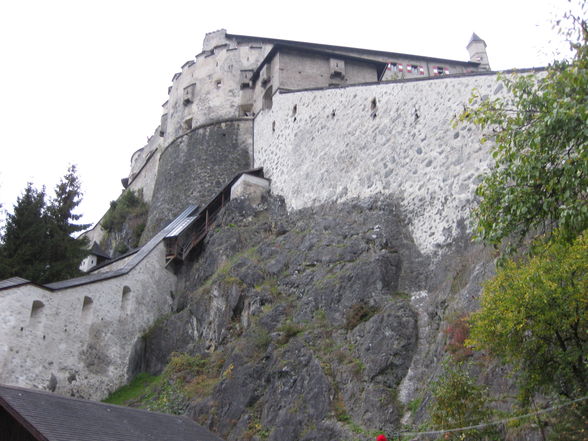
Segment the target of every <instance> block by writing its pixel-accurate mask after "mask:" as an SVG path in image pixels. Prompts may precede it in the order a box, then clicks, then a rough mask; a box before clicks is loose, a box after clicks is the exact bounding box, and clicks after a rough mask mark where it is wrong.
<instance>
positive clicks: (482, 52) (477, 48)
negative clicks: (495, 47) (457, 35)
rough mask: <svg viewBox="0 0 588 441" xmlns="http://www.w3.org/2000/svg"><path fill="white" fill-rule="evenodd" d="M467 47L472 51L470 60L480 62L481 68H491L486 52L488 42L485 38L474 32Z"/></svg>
mask: <svg viewBox="0 0 588 441" xmlns="http://www.w3.org/2000/svg"><path fill="white" fill-rule="evenodd" d="M466 47H467V50H468V52H469V53H470V61H473V62H475V63H480V70H490V63H489V62H488V54H486V42H485V41H484V40H482V39H481V38H480V37H478V36H477V35H476V33H475V32H474V33H473V34H472V38H470V42H469V43H468V45H467V46H466Z"/></svg>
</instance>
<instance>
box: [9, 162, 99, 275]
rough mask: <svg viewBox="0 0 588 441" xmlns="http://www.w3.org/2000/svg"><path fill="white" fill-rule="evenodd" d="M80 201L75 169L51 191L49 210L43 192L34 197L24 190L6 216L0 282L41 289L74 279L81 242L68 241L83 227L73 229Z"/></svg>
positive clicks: (84, 248)
mask: <svg viewBox="0 0 588 441" xmlns="http://www.w3.org/2000/svg"><path fill="white" fill-rule="evenodd" d="M80 201H81V192H80V183H79V180H78V178H77V176H76V169H75V166H72V167H70V168H69V169H68V171H67V173H66V174H65V176H64V177H63V178H62V180H61V181H60V183H59V184H58V185H57V186H56V188H55V197H54V199H52V200H51V201H50V203H49V204H47V202H46V193H45V189H44V188H43V189H42V190H40V191H39V190H36V189H35V188H34V187H33V184H31V183H29V184H27V187H26V188H25V190H24V192H23V195H22V196H21V197H19V198H18V199H17V202H16V204H15V205H14V212H13V213H12V214H11V213H9V214H8V215H7V220H6V226H5V228H4V233H3V235H2V237H1V238H0V279H5V278H8V277H13V276H19V277H23V278H25V279H28V280H31V281H33V282H36V283H41V284H42V283H49V282H55V281H58V280H63V279H67V278H71V277H75V276H77V275H79V274H80V271H79V269H78V267H79V265H80V262H81V260H82V259H83V258H84V257H85V256H86V255H87V242H86V241H85V240H78V239H75V238H73V237H72V235H73V234H75V233H77V232H79V231H82V230H83V229H85V228H87V227H88V226H87V225H83V224H76V223H75V221H76V220H78V219H79V218H80V215H78V214H75V213H74V210H75V208H76V207H77V206H78V205H79V203H80Z"/></svg>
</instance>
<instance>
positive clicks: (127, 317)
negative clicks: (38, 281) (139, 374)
mask: <svg viewBox="0 0 588 441" xmlns="http://www.w3.org/2000/svg"><path fill="white" fill-rule="evenodd" d="M164 261H165V260H164V248H163V244H159V245H158V246H157V247H156V248H155V249H154V250H153V251H152V252H151V253H150V254H149V255H148V256H147V257H146V258H145V259H144V260H143V261H142V262H141V263H139V264H138V265H137V266H136V267H135V268H134V269H133V270H132V271H131V272H130V273H128V274H127V275H124V276H121V277H117V278H112V279H109V280H104V281H101V282H96V283H92V284H87V285H82V286H78V287H73V288H69V289H64V290H60V291H55V292H51V291H46V290H44V289H41V288H38V287H35V286H33V285H26V286H21V287H17V288H14V289H10V290H4V291H0V342H1V344H0V383H4V384H11V385H16V386H24V387H34V388H40V389H47V388H49V385H50V383H51V377H52V376H54V377H55V380H56V392H58V393H60V394H63V395H73V396H76V397H83V398H90V399H102V398H104V397H106V396H107V395H108V394H109V393H110V392H112V391H114V390H115V389H117V388H118V387H120V386H122V385H123V384H125V383H126V381H127V369H128V365H129V356H130V354H131V350H132V347H133V344H134V343H135V341H136V340H137V339H138V338H139V337H140V336H141V335H142V334H143V333H144V332H145V331H146V330H147V329H148V328H149V326H150V325H152V324H153V323H154V322H155V320H156V319H157V318H158V317H159V316H161V315H162V314H164V313H166V312H168V311H169V310H170V307H171V296H170V291H171V290H172V289H174V286H175V276H173V275H172V274H171V273H169V272H168V271H166V270H165V269H163V263H164ZM125 286H128V287H129V288H130V290H131V291H130V297H129V300H128V303H126V304H125V305H123V302H122V293H123V288H124V287H125ZM84 296H88V297H91V298H92V300H93V303H92V305H91V311H89V312H87V313H86V314H84V313H83V312H82V305H83V302H84ZM35 300H40V301H42V302H43V303H44V304H45V307H44V308H43V311H42V314H41V317H40V318H39V320H38V321H36V322H35V321H31V319H30V316H31V306H32V303H33V301H35Z"/></svg>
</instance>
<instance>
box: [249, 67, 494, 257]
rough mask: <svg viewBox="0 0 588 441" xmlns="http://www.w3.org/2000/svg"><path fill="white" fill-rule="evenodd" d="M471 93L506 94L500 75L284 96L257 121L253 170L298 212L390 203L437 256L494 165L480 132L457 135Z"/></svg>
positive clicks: (466, 128)
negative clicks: (370, 201) (330, 205)
mask: <svg viewBox="0 0 588 441" xmlns="http://www.w3.org/2000/svg"><path fill="white" fill-rule="evenodd" d="M473 88H477V89H478V90H479V92H480V93H481V94H482V95H488V96H490V97H494V96H495V95H500V94H503V93H504V91H503V89H502V86H500V85H499V84H497V82H496V76H495V75H493V74H489V75H477V76H467V77H457V78H455V77H454V78H451V77H447V78H440V79H429V80H423V81H414V82H396V83H388V84H379V85H373V86H355V87H354V86H351V87H347V88H341V89H326V90H317V91H305V92H295V93H278V94H276V95H275V96H274V100H273V107H272V109H271V110H264V111H262V112H261V113H259V114H258V115H257V116H256V118H255V125H254V139H255V146H254V150H255V151H254V153H255V166H256V167H260V166H261V167H263V168H264V173H265V176H266V177H268V178H270V179H271V182H272V191H273V192H274V193H277V194H281V195H283V196H284V197H285V199H286V202H287V204H288V206H289V207H290V208H291V209H298V208H302V207H306V206H311V205H316V204H321V203H324V202H327V201H345V200H347V199H350V198H358V197H359V198H362V197H368V196H372V195H376V194H379V193H382V194H389V195H391V196H393V197H394V198H395V199H397V200H399V202H400V203H401V206H402V207H403V209H404V212H405V214H406V216H407V220H408V222H409V223H410V229H411V231H412V233H413V235H414V239H415V241H416V243H417V245H418V246H419V248H420V250H421V251H422V252H424V253H427V254H434V253H435V251H436V250H438V249H439V248H440V247H442V246H443V245H444V244H447V243H449V242H450V241H451V240H452V239H453V238H454V237H455V235H456V232H457V229H458V228H459V222H460V221H461V220H467V219H468V216H469V208H470V206H471V202H472V200H473V194H474V189H475V187H476V186H477V184H478V183H479V175H480V174H481V173H483V172H484V171H485V170H486V169H487V168H488V165H489V161H490V156H489V154H488V146H487V145H482V144H480V141H479V139H480V132H479V131H478V130H477V129H476V128H474V127H472V126H465V125H462V126H460V127H457V128H453V127H452V119H453V117H454V116H455V115H457V114H459V113H460V112H461V111H462V110H463V109H464V105H465V104H467V101H468V98H469V97H470V95H471V91H472V89H473Z"/></svg>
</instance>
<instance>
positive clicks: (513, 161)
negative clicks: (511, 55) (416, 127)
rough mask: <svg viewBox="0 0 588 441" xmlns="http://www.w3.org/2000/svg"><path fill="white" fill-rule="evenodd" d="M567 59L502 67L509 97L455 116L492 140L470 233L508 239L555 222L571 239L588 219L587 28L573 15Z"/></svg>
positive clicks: (492, 240) (512, 245) (511, 243)
mask: <svg viewBox="0 0 588 441" xmlns="http://www.w3.org/2000/svg"><path fill="white" fill-rule="evenodd" d="M571 19H572V22H573V25H572V26H574V31H575V33H576V34H577V35H576V37H577V40H576V41H575V42H574V43H572V47H573V49H574V50H575V56H574V58H573V59H572V60H571V61H561V62H555V63H554V64H553V65H551V66H550V67H549V68H548V69H547V71H546V73H545V74H544V75H538V76H536V75H522V74H519V75H517V74H515V75H501V76H499V80H500V81H501V82H502V83H503V84H504V86H505V88H506V90H507V91H508V94H507V96H508V97H507V98H496V99H487V100H480V99H479V97H478V96H476V95H474V96H473V97H472V102H474V101H475V102H477V105H476V106H475V107H472V108H469V109H467V110H466V111H465V112H464V113H463V114H462V115H461V117H460V118H461V120H466V121H470V122H473V123H475V124H476V125H478V126H480V127H481V128H482V129H483V130H484V131H485V132H486V134H485V138H486V139H489V140H492V141H494V144H493V147H492V155H493V157H494V159H495V165H494V168H493V169H492V170H491V171H490V173H489V174H487V175H486V176H485V178H484V180H483V182H482V183H481V184H480V186H479V187H478V189H477V196H478V197H479V198H480V204H479V206H478V208H477V209H476V211H475V216H474V217H475V221H476V233H477V235H478V237H479V238H481V239H482V240H483V241H484V242H486V243H489V244H493V245H501V244H506V245H508V251H513V250H514V249H516V247H517V246H518V245H520V243H521V240H523V239H524V238H525V237H528V236H529V235H531V237H533V236H536V235H540V234H543V233H549V232H550V231H552V230H553V229H554V228H555V227H558V228H559V231H560V234H563V235H564V236H565V237H567V238H568V239H572V238H573V237H575V236H577V235H578V234H579V233H581V232H582V231H583V230H584V229H585V228H586V227H587V226H588V47H587V45H586V42H587V40H588V28H587V25H586V21H585V19H583V18H580V17H571Z"/></svg>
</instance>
